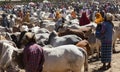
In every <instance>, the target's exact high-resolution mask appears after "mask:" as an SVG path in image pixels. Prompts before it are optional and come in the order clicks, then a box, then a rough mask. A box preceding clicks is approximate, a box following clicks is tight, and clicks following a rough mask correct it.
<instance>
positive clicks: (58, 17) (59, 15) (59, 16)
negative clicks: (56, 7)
mask: <svg viewBox="0 0 120 72" xmlns="http://www.w3.org/2000/svg"><path fill="white" fill-rule="evenodd" d="M60 18H62V16H61V14H60V12H59V11H57V12H56V20H59V19H60Z"/></svg>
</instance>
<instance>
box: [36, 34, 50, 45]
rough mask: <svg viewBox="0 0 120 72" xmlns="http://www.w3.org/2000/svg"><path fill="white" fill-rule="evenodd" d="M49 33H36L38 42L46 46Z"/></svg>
mask: <svg viewBox="0 0 120 72" xmlns="http://www.w3.org/2000/svg"><path fill="white" fill-rule="evenodd" d="M49 35H50V34H49V33H39V34H35V37H36V41H37V44H39V45H41V46H44V45H46V42H47V41H48V38H49Z"/></svg>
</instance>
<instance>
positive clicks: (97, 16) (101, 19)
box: [95, 12, 104, 24]
mask: <svg viewBox="0 0 120 72" xmlns="http://www.w3.org/2000/svg"><path fill="white" fill-rule="evenodd" d="M95 17H96V19H95V23H96V24H99V23H101V22H103V20H104V18H103V17H102V15H101V14H100V13H99V12H98V13H96V15H95Z"/></svg>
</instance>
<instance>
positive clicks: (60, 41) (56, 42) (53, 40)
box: [48, 31, 82, 47]
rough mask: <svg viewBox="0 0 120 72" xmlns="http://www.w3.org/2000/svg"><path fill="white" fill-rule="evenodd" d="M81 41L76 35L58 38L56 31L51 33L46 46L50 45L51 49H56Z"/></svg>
mask: <svg viewBox="0 0 120 72" xmlns="http://www.w3.org/2000/svg"><path fill="white" fill-rule="evenodd" d="M81 40H82V39H81V38H80V37H78V36H76V35H65V36H62V37H59V36H58V35H57V33H56V31H53V32H52V33H51V34H50V36H49V39H48V44H50V45H52V46H53V47H57V46H60V45H66V44H76V43H77V42H79V41H81Z"/></svg>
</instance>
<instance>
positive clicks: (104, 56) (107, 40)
mask: <svg viewBox="0 0 120 72" xmlns="http://www.w3.org/2000/svg"><path fill="white" fill-rule="evenodd" d="M112 20H113V15H112V14H111V13H107V14H106V15H105V19H104V22H103V23H102V24H101V25H102V28H101V43H102V46H101V62H102V63H103V68H105V69H106V68H107V69H108V68H110V67H111V58H112V48H113V47H112V33H113V27H114V25H113V23H112Z"/></svg>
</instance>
